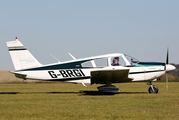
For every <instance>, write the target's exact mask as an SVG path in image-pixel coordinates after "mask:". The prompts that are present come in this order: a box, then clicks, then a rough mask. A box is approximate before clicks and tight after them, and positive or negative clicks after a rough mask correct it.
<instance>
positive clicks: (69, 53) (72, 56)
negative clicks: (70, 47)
mask: <svg viewBox="0 0 179 120" xmlns="http://www.w3.org/2000/svg"><path fill="white" fill-rule="evenodd" d="M68 54H69V55H70V56H71V57H72V58H73V60H76V58H75V57H74V56H73V55H72V54H70V53H68Z"/></svg>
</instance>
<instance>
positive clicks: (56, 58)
mask: <svg viewBox="0 0 179 120" xmlns="http://www.w3.org/2000/svg"><path fill="white" fill-rule="evenodd" d="M50 55H51V56H52V57H53V58H54V59H55V60H57V61H58V62H60V61H59V60H58V59H57V58H56V57H54V56H53V55H52V54H50Z"/></svg>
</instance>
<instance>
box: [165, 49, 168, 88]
mask: <svg viewBox="0 0 179 120" xmlns="http://www.w3.org/2000/svg"><path fill="white" fill-rule="evenodd" d="M167 65H168V48H167V58H166V63H165V74H166V89H167V90H168V73H167V71H166V67H167Z"/></svg>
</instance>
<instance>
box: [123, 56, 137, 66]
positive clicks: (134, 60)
mask: <svg viewBox="0 0 179 120" xmlns="http://www.w3.org/2000/svg"><path fill="white" fill-rule="evenodd" d="M124 56H125V57H126V58H127V60H128V61H129V62H130V64H131V65H135V64H137V63H139V61H138V60H137V59H135V58H133V57H131V56H129V55H126V54H124Z"/></svg>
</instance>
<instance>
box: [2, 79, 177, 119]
mask: <svg viewBox="0 0 179 120" xmlns="http://www.w3.org/2000/svg"><path fill="white" fill-rule="evenodd" d="M153 84H154V85H156V86H157V87H158V88H159V93H158V94H149V93H148V88H149V86H148V85H146V83H144V82H139V83H121V84H113V85H115V86H116V87H118V88H119V89H120V92H119V93H118V94H114V95H105V94H103V93H100V92H98V90H97V87H98V86H101V85H89V84H87V86H88V87H83V85H82V84H71V83H19V84H17V83H12V84H10V83H8V84H0V119H1V120H3V119H4V120H7V119H10V120H17V119H18V120H21V119H23V120H24V119H27V120H29V119H30V120H37V119H38V120H44V119H48V120H52V119H64V120H66V119H67V120H69V119H73V120H74V119H78V120H79V119H85V120H101V119H103V120H105V119H106V120H109V119H110V120H115V119H116V120H117V119H131V120H133V119H134V120H138V119H141V120H143V119H152V120H155V119H156V120H159V119H166V120H175V119H176V120H178V119H179V83H178V82H169V90H166V83H164V82H153Z"/></svg>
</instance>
